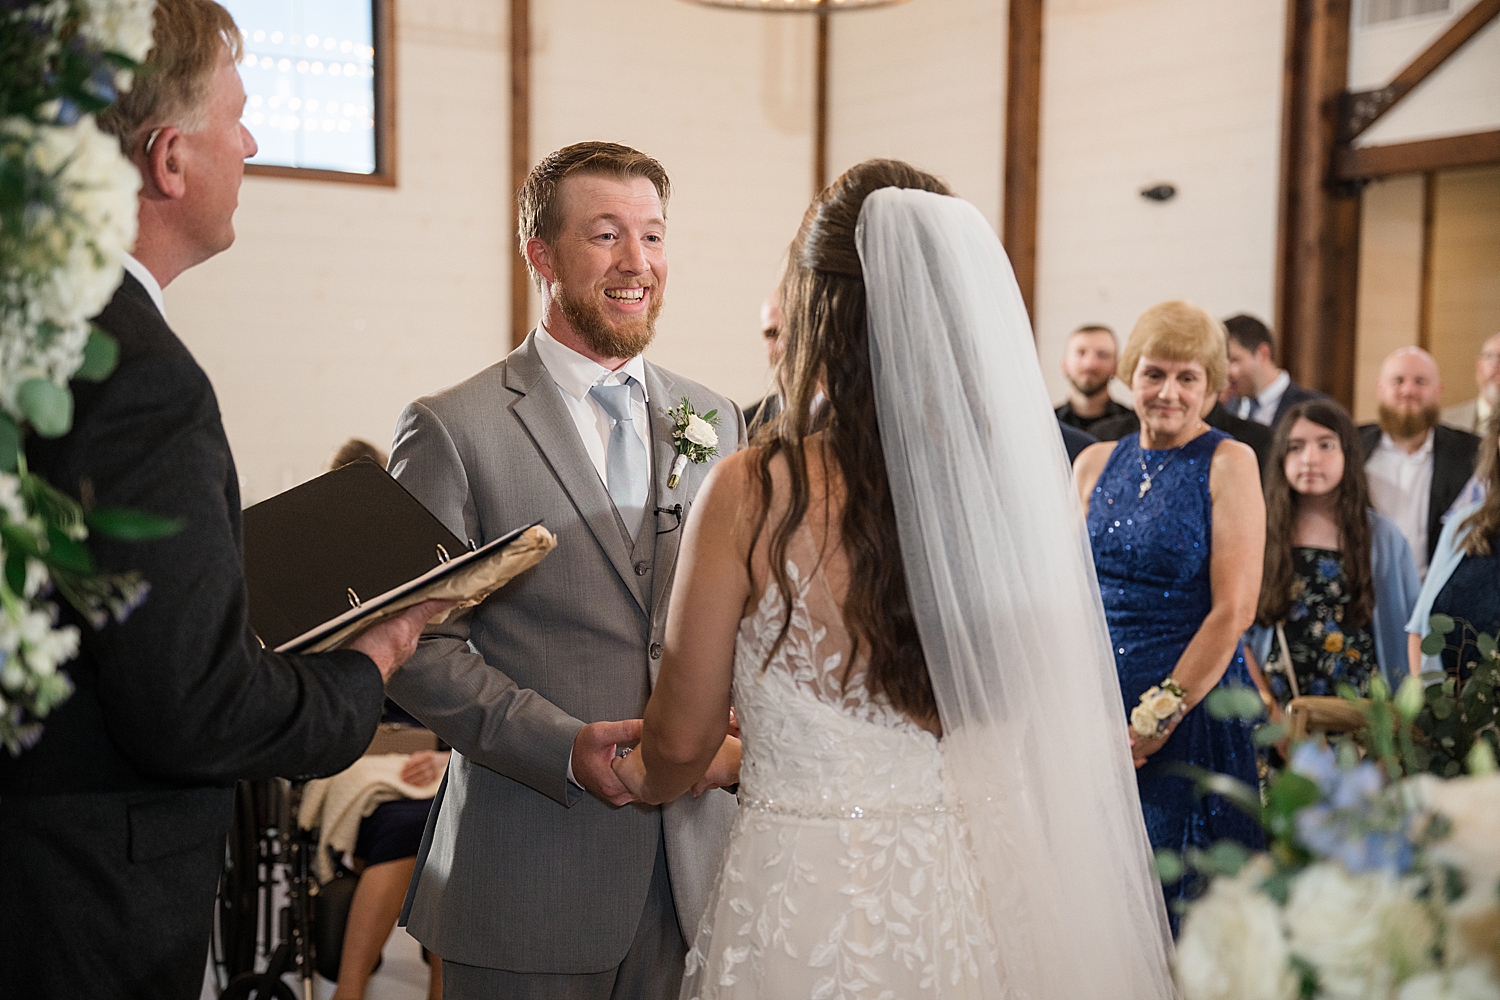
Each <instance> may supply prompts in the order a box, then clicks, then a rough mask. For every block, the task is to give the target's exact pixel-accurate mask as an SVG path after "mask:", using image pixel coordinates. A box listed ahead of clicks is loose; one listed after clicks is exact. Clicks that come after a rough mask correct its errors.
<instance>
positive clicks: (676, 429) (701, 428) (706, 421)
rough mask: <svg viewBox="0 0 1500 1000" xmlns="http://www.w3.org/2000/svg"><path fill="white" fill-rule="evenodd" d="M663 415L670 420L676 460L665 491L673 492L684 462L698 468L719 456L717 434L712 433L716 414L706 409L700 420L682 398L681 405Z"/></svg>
mask: <svg viewBox="0 0 1500 1000" xmlns="http://www.w3.org/2000/svg"><path fill="white" fill-rule="evenodd" d="M667 416H668V417H669V418H671V420H672V444H673V445H675V446H676V448H677V458H676V459H675V460H673V462H672V472H671V474H670V475H669V476H667V489H669V490H675V489H676V488H677V481H678V479H680V478H681V476H682V470H683V469H685V468H687V464H688V462H696V463H698V464H699V465H702V464H703V463H704V462H707V461H708V460H709V459H711V458H713V457H714V456H715V455H717V454H718V453H719V432H718V431H716V430H714V426H715V425H716V424H718V422H719V411H718V410H709V411H708V412H707V413H705V414H703V415H702V416H701V417H700V416H699V415H698V414H697V413H696V412H694V410H693V404H692V403H690V402H688V400H687V398H686V397H684V398H683V400H682V405H681V406H674V407H672V408H671V409H670V410H668V411H667Z"/></svg>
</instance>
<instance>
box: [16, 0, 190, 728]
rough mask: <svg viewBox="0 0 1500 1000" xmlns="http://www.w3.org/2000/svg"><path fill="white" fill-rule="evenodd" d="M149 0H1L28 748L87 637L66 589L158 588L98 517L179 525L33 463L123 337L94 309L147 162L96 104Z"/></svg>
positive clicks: (74, 598) (144, 532)
mask: <svg viewBox="0 0 1500 1000" xmlns="http://www.w3.org/2000/svg"><path fill="white" fill-rule="evenodd" d="M153 6H154V3H153V0H50V2H38V3H25V2H17V0H9V2H6V3H3V4H0V744H3V745H4V746H5V748H6V749H7V750H8V751H9V752H10V753H12V754H19V753H20V752H21V751H22V750H23V749H25V748H26V747H28V746H31V745H32V744H34V743H35V741H36V740H37V739H39V738H40V736H41V732H42V725H41V722H40V720H41V719H42V718H44V717H45V716H46V715H47V714H48V713H49V712H50V711H51V710H52V709H54V708H55V707H57V706H58V705H59V704H61V703H62V702H63V701H65V700H66V699H67V697H68V696H69V695H70V694H71V693H72V683H71V682H70V681H69V679H68V677H67V676H66V674H64V673H62V672H61V671H60V670H59V669H58V668H59V667H61V666H62V665H63V664H65V663H66V662H67V661H68V660H70V659H72V658H73V656H75V655H76V654H77V652H78V646H79V641H80V638H81V637H80V633H79V630H78V628H77V627H75V626H60V625H59V624H58V607H57V604H56V603H55V602H54V600H53V598H54V597H60V598H62V599H63V600H66V601H67V602H68V603H69V604H71V605H73V606H74V607H75V608H77V609H78V611H79V612H80V613H81V614H82V615H83V616H84V617H85V618H86V620H87V621H88V622H89V623H90V624H91V625H93V626H94V627H102V626H103V624H104V623H105V622H106V621H107V620H108V619H109V618H111V617H113V618H115V619H117V620H123V619H124V617H125V616H126V615H128V614H129V612H130V610H131V609H132V608H134V607H135V606H136V605H137V604H139V603H140V601H141V600H143V599H144V597H145V594H146V589H147V588H146V584H145V583H144V582H143V581H142V580H141V579H140V578H139V577H138V576H137V575H135V574H124V575H108V574H101V573H99V572H98V571H97V570H96V567H95V566H94V562H93V559H92V557H91V555H90V553H89V549H88V547H87V545H86V544H85V543H86V541H87V539H88V537H89V534H90V532H91V531H92V532H94V533H96V534H100V535H106V536H110V537H115V538H121V539H144V538H151V537H160V536H162V535H164V534H168V533H170V532H172V531H174V530H176V525H175V524H174V523H172V522H170V521H166V520H164V519H161V518H153V517H150V516H147V515H142V514H136V513H132V512H128V511H122V510H111V509H106V508H94V509H88V510H85V509H84V507H83V506H81V505H80V504H79V503H78V502H77V501H75V500H73V499H72V498H71V497H69V496H67V495H66V494H63V493H61V492H59V491H58V490H56V489H53V488H52V487H51V486H50V485H49V484H47V483H46V482H45V481H44V480H43V479H42V478H41V477H40V476H37V475H35V474H34V473H31V472H29V471H28V470H27V468H26V458H25V451H24V447H23V443H24V435H25V434H27V433H35V434H37V435H38V436H40V437H46V438H51V437H60V436H62V435H64V434H66V433H67V432H68V431H69V429H70V428H71V427H72V422H73V397H72V393H71V391H70V390H69V382H70V380H72V379H85V380H92V381H99V380H102V379H104V378H107V377H108V376H109V374H110V372H111V371H113V369H114V366H115V362H116V357H117V354H118V351H117V349H116V347H115V344H114V342H113V341H111V340H110V339H109V337H108V336H107V335H106V334H104V333H103V332H102V331H101V330H98V329H97V328H95V327H93V326H92V325H91V324H90V322H89V317H91V316H94V315H96V314H97V313H98V312H99V311H100V310H101V309H103V308H104V306H105V304H106V303H108V301H109V299H110V296H111V295H112V294H113V292H114V290H115V289H116V288H117V287H119V284H120V280H121V273H122V263H121V262H122V260H123V259H124V256H125V254H126V252H127V251H128V249H129V247H130V246H131V245H132V244H133V242H134V241H135V227H136V192H137V190H138V189H139V187H140V175H139V173H138V172H137V171H136V169H135V167H134V166H133V165H131V163H130V162H129V161H128V160H127V159H126V158H125V157H124V156H123V155H122V154H121V153H120V146H119V142H118V141H117V140H116V139H115V138H114V137H112V136H109V135H106V134H104V133H103V132H101V131H100V130H99V129H98V127H97V126H96V125H95V123H94V118H93V116H94V115H95V114H97V113H98V112H100V111H102V110H104V109H105V108H107V107H108V106H109V105H110V104H111V103H112V102H113V101H114V100H115V97H116V95H117V94H118V93H119V92H120V91H121V90H123V89H126V88H128V87H129V86H130V84H131V81H132V80H133V74H134V72H135V70H137V69H138V68H139V66H140V63H141V61H142V60H143V59H145V57H146V54H147V52H148V51H149V49H150V47H151V10H152V7H153Z"/></svg>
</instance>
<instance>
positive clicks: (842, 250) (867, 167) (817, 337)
mask: <svg viewBox="0 0 1500 1000" xmlns="http://www.w3.org/2000/svg"><path fill="white" fill-rule="evenodd" d="M887 187H899V188H915V189H918V190H922V191H933V192H936V193H937V194H944V195H946V194H952V192H951V191H950V190H949V189H948V186H947V185H946V184H944V183H943V182H942V181H940V180H938V179H937V178H936V177H933V176H932V175H931V174H928V173H924V172H923V171H921V170H918V169H916V168H915V167H913V166H910V165H908V164H905V163H902V162H900V161H898V160H866V161H865V162H864V163H861V164H859V165H858V166H855V167H853V168H851V169H850V170H849V171H848V172H847V173H845V174H844V175H843V176H841V177H839V178H838V180H836V181H834V182H833V183H832V184H830V185H829V186H828V187H827V188H825V189H824V190H823V193H822V194H820V195H819V196H818V198H817V199H816V200H815V201H814V202H813V203H812V205H811V206H810V207H809V208H808V210H807V214H806V215H804V216H803V218H802V227H801V228H800V229H799V230H798V232H797V239H796V241H795V242H793V244H792V248H791V251H790V254H789V259H788V262H787V270H786V276H785V278H784V279H783V281H782V286H781V308H782V314H783V315H784V316H785V321H784V326H783V329H784V331H785V332H784V333H783V337H784V338H785V353H784V354H783V357H782V361H781V366H780V370H779V373H778V379H779V382H780V385H781V392H782V398H783V401H784V403H785V405H784V407H783V408H782V411H781V415H780V416H779V417H778V418H777V419H776V420H775V421H773V422H771V423H769V424H767V425H766V426H765V427H763V428H762V429H761V430H760V431H759V432H758V433H757V435H756V438H755V441H754V442H753V444H754V452H753V458H752V463H753V465H752V467H753V469H754V470H755V472H756V473H757V474H758V477H759V482H760V500H761V502H760V513H759V517H758V519H757V521H756V525H755V532H754V535H753V536H752V538H751V542H750V552H751V554H752V556H753V554H754V552H755V548H756V544H757V543H758V542H759V540H760V536H761V533H762V532H763V531H766V530H767V529H768V525H767V523H766V521H767V517H768V516H769V512H770V502H771V462H772V460H773V459H774V458H775V457H776V456H777V455H785V456H786V460H787V465H788V467H789V468H790V471H791V500H790V505H789V507H788V509H787V512H786V515H785V516H784V517H783V518H782V519H781V521H780V522H779V523H778V524H776V525H774V526H770V527H769V530H770V532H771V534H770V553H769V556H770V572H771V575H772V577H773V578H774V579H775V581H776V585H777V587H778V588H779V589H780V592H781V594H782V601H783V602H784V607H785V615H784V620H783V622H782V626H781V635H780V637H778V639H777V642H776V646H777V647H779V646H780V645H781V642H782V641H783V640H784V639H785V638H786V633H787V629H788V628H789V627H790V625H791V610H792V594H793V593H794V590H793V585H792V581H791V579H790V577H789V576H788V574H787V571H786V554H787V547H788V545H789V544H790V542H791V539H792V535H793V534H794V533H795V532H796V530H797V528H798V527H799V526H800V525H801V524H802V522H803V520H804V518H805V517H806V516H807V512H808V505H809V501H810V496H809V492H810V491H809V477H808V474H807V452H806V450H805V441H806V439H807V437H808V436H809V435H811V434H819V433H821V434H822V437H823V447H822V449H820V452H821V456H822V460H823V462H824V463H825V472H826V471H827V468H826V463H827V461H828V457H829V456H830V455H831V456H832V458H833V461H834V463H835V464H836V465H837V467H838V473H839V478H840V479H842V482H843V498H844V512H843V518H842V520H841V522H840V525H839V528H840V532H839V533H840V538H841V539H842V542H843V548H844V551H845V553H846V554H847V556H848V558H849V570H850V573H849V591H848V594H847V595H846V596H845V598H844V606H843V618H844V626H845V628H847V629H848V631H849V635H850V638H851V639H852V640H853V643H854V649H853V651H852V652H851V654H850V656H849V660H848V663H849V664H853V663H854V662H855V660H856V659H857V658H858V657H859V655H860V653H861V652H862V651H863V650H864V649H866V648H867V649H868V650H869V654H870V666H869V674H868V680H867V683H868V685H869V688H870V693H871V694H872V695H883V696H885V698H886V699H888V700H889V701H890V704H891V706H892V707H893V708H895V709H896V710H897V711H899V712H902V713H903V714H905V715H907V716H909V717H911V718H914V719H936V718H937V702H936V700H935V699H934V697H933V694H932V682H931V680H930V679H929V678H928V676H927V661H926V659H925V658H924V657H923V655H922V643H921V638H920V637H919V636H918V635H917V626H916V620H915V618H914V617H913V615H912V610H911V600H910V598H909V596H908V595H907V591H906V574H905V572H904V570H903V569H902V564H901V547H900V540H899V538H898V537H897V533H896V511H895V507H894V506H893V505H892V502H891V489H890V484H889V482H888V481H887V479H886V470H885V454H884V452H883V451H882V449H881V443H880V427H879V424H878V422H877V419H876V414H875V382H874V376H873V373H872V371H871V367H870V346H869V339H868V328H867V326H866V317H865V281H864V271H863V269H862V268H861V267H860V261H859V250H858V248H857V247H856V245H855V240H854V230H855V225H856V224H857V223H858V221H859V210H860V207H861V206H862V205H863V204H864V201H865V198H866V196H868V195H869V194H870V193H871V192H872V191H877V190H879V189H880V188H887ZM819 392H821V393H822V394H823V400H822V402H821V403H819V404H817V405H816V407H815V405H814V400H815V399H816V398H817V396H818V393H819ZM827 478H828V477H827V476H825V480H826V479H827ZM746 566H747V569H749V559H748V558H747V563H746ZM774 653H775V647H773V649H772V655H774ZM768 662H769V658H768ZM847 676H848V674H847V673H846V674H845V677H846V678H847Z"/></svg>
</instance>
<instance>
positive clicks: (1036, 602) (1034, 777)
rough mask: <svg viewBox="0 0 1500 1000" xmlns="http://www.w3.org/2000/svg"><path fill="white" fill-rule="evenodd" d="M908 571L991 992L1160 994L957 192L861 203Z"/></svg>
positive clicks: (876, 197) (1022, 380) (1083, 596)
mask: <svg viewBox="0 0 1500 1000" xmlns="http://www.w3.org/2000/svg"><path fill="white" fill-rule="evenodd" d="M856 242H857V244H858V248H859V255H860V260H861V262H862V265H863V269H864V283H865V289H866V301H867V306H868V316H869V328H870V336H869V340H870V353H871V359H872V362H873V368H874V376H875V391H876V400H877V406H878V413H879V421H880V435H881V440H882V442H883V446H884V449H885V460H886V469H887V473H888V475H889V479H890V486H891V494H892V498H893V500H894V502H895V508H896V519H897V524H898V527H899V531H900V540H901V555H902V559H903V563H904V566H905V570H906V582H907V587H908V589H909V592H910V595H911V601H912V610H913V612H914V613H915V615H916V621H917V626H918V630H919V633H920V635H921V639H922V648H923V651H924V653H925V655H926V659H927V668H928V671H929V673H930V674H931V676H932V685H933V690H934V692H935V694H936V696H937V704H938V710H939V712H940V714H941V717H942V723H943V730H944V733H945V744H946V754H947V758H948V761H949V765H950V767H951V768H952V771H953V775H954V778H955V781H956V782H957V786H958V789H959V792H960V794H961V796H962V799H963V808H964V811H965V814H966V816H967V820H968V826H969V829H970V831H971V835H972V837H973V843H974V848H975V852H976V854H977V855H978V859H979V865H980V871H981V874H982V878H983V884H984V888H985V891H986V893H987V895H988V906H989V914H990V920H991V923H992V925H993V927H994V932H995V939H996V942H997V944H998V946H999V949H1000V972H1001V976H1002V978H1003V981H1004V982H1005V983H1006V986H1007V989H1008V990H1009V992H1008V994H1007V995H1009V996H1013V997H1016V998H1027V1000H1095V998H1099V997H1106V996H1107V997H1111V998H1114V1000H1127V998H1140V1000H1161V998H1163V997H1171V996H1174V995H1175V994H1176V990H1175V988H1174V987H1173V985H1172V981H1171V975H1170V972H1169V971H1168V961H1169V955H1170V953H1171V938H1170V935H1169V932H1168V929H1167V920H1166V909H1165V906H1164V905H1163V902H1162V892H1161V888H1160V886H1159V885H1158V884H1157V881H1156V876H1155V872H1154V870H1153V865H1152V861H1151V854H1150V845H1149V843H1148V841H1147V839H1146V830H1145V827H1144V825H1143V822H1142V818H1141V806H1140V802H1139V798H1138V795H1137V792H1136V783H1135V775H1134V772H1133V770H1132V767H1131V762H1130V756H1129V751H1128V749H1127V743H1126V739H1127V737H1126V715H1125V707H1124V703H1123V701H1122V699H1121V695H1120V686H1119V682H1118V680H1117V678H1116V675H1115V666H1114V658H1113V656H1112V655H1111V649H1110V638H1109V632H1108V630H1107V628H1106V626H1105V621H1104V608H1103V605H1102V603H1101V601H1100V597H1099V587H1098V582H1097V580H1096V578H1095V575H1094V564H1093V559H1092V557H1091V555H1090V551H1089V545H1088V538H1087V536H1086V534H1085V531H1084V527H1083V518H1082V513H1081V509H1080V504H1079V502H1078V498H1077V495H1076V493H1075V491H1074V487H1073V480H1072V476H1071V475H1070V473H1069V469H1068V462H1067V458H1066V455H1065V454H1064V452H1063V445H1062V440H1061V436H1060V434H1059V431H1058V428H1057V421H1056V418H1055V417H1054V416H1053V413H1052V409H1051V406H1050V404H1049V403H1048V400H1047V396H1046V391H1045V389H1044V387H1043V384H1042V375H1041V371H1040V368H1039V367H1038V364H1037V357H1036V349H1035V345H1034V344H1033V341H1032V334H1031V324H1030V322H1029V321H1028V319H1027V315H1026V308H1025V305H1024V304H1023V303H1022V300H1021V295H1020V290H1019V289H1018V288H1017V286H1016V281H1015V277H1014V275H1013V274H1012V272H1011V268H1010V262H1009V260H1008V259H1007V258H1006V256H1005V252H1004V251H1003V250H1002V249H1001V248H1000V242H999V241H998V240H997V239H996V238H995V234H994V232H993V231H992V230H991V229H990V227H989V224H988V223H987V222H986V221H985V220H984V217H983V216H981V215H980V214H979V212H978V211H977V210H976V209H975V208H974V207H973V206H972V205H970V204H969V203H968V202H965V201H961V200H959V199H957V198H950V197H944V196H942V195H938V194H932V193H930V192H926V191H913V190H904V189H899V188H884V189H881V190H878V191H875V192H874V193H872V194H871V195H869V197H868V198H866V200H865V202H864V205H863V207H862V209H861V211H860V216H859V225H858V229H857V231H856Z"/></svg>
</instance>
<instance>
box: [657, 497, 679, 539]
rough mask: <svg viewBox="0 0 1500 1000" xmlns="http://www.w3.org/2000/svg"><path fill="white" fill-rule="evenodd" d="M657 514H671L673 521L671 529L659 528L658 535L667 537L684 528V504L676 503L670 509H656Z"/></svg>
mask: <svg viewBox="0 0 1500 1000" xmlns="http://www.w3.org/2000/svg"><path fill="white" fill-rule="evenodd" d="M656 514H657V515H658V516H660V515H662V514H671V515H672V519H673V520H672V526H671V527H670V528H658V529H657V530H656V533H657V534H658V535H665V534H667V533H669V532H673V531H676V530H677V529H678V528H680V527H682V504H680V503H674V504H673V505H672V506H670V507H658V508H656Z"/></svg>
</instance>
